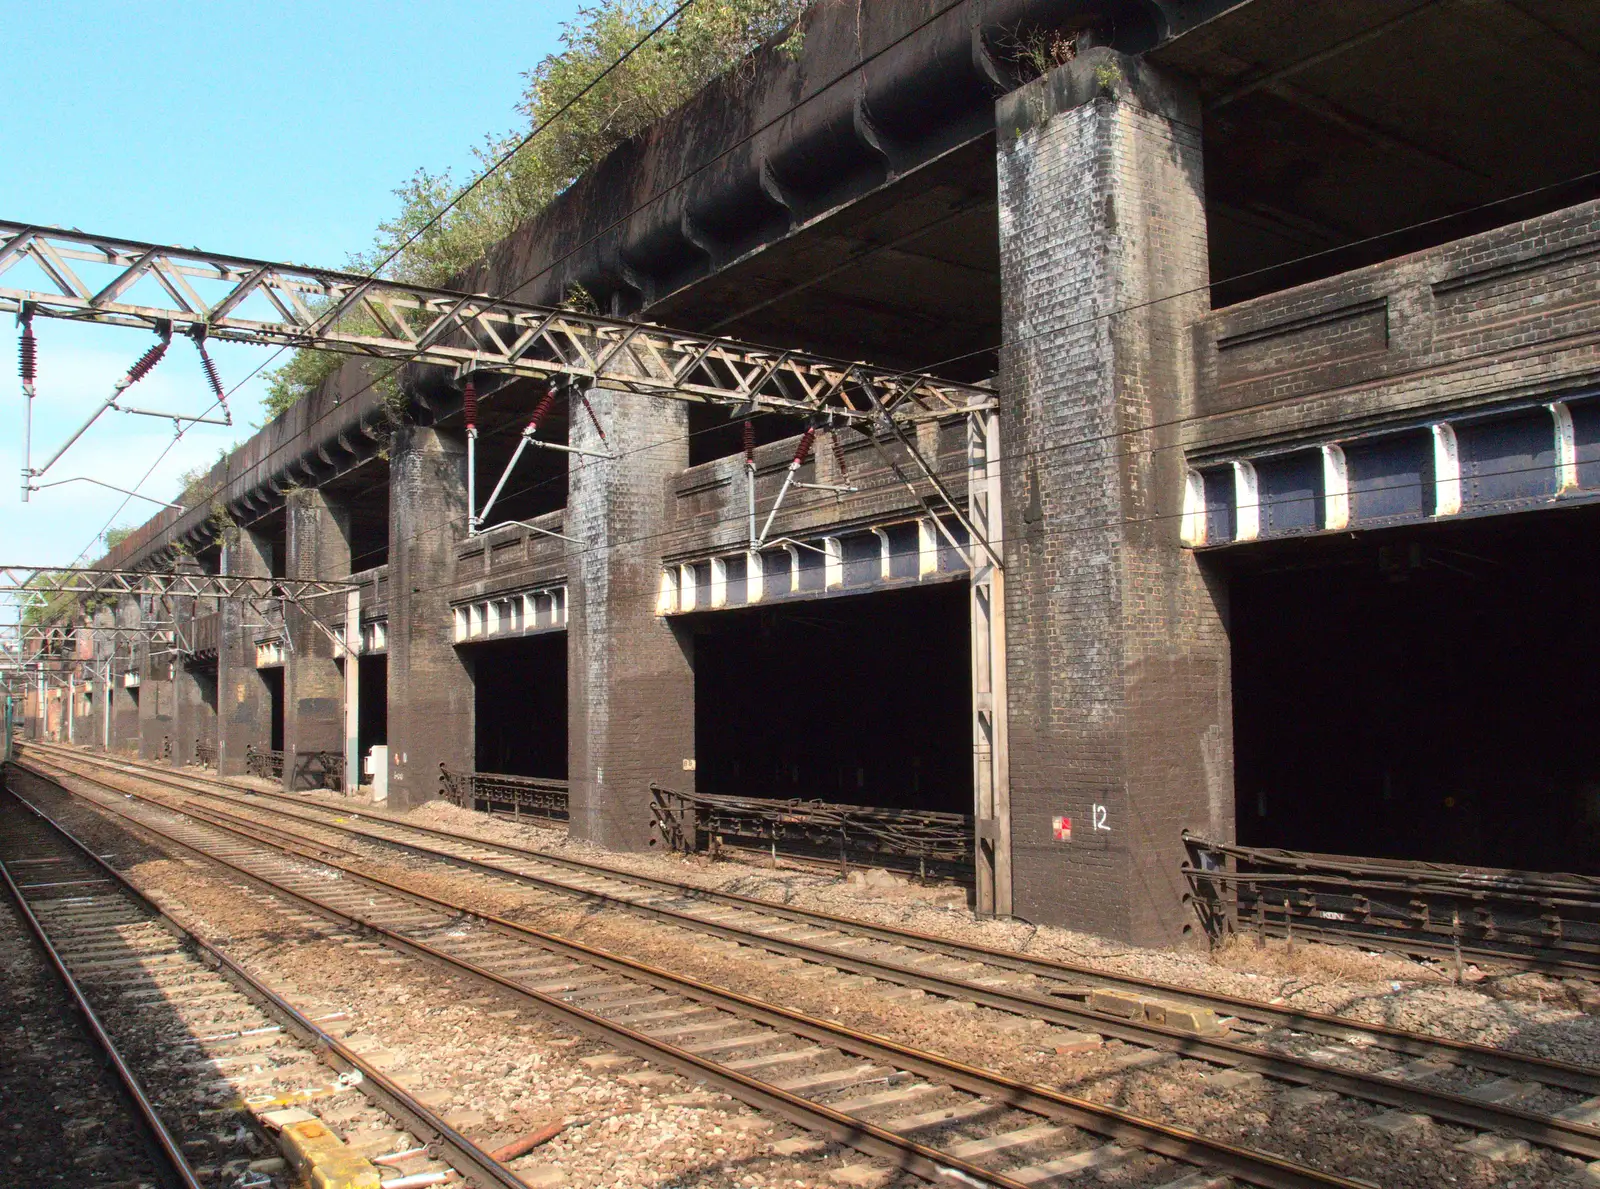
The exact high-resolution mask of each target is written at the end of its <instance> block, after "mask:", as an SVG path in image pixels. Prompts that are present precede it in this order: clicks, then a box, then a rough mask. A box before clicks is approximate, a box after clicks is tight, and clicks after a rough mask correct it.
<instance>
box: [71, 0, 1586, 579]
mask: <svg viewBox="0 0 1600 1189" xmlns="http://www.w3.org/2000/svg"><path fill="white" fill-rule="evenodd" d="M690 2H691V3H692V2H693V0H690ZM964 2H965V0H957V3H955V4H950V5H947V6H946V7H945V8H943V9H941V10H940V11H939V12H938V13H936V14H934V17H930V18H929V20H932V19H936V18H937V17H938V16H941V15H943V14H944V13H945V12H948V11H949V10H950V9H952V8H954V7H957V6H958V4H959V3H964ZM683 7H687V5H684V6H682V7H680V8H679V9H678V10H677V11H679V12H681V11H682V8H683ZM674 15H676V13H675V14H674ZM668 19H669V20H670V19H671V18H670V17H669V18H668ZM926 23H928V22H926V21H925V22H923V24H926ZM659 28H660V26H658V27H657V29H658V30H659ZM918 28H919V29H920V28H921V26H918ZM916 31H917V29H913V30H910V31H908V32H907V33H906V34H904V35H902V37H901V38H899V39H897V41H896V42H891V43H890V44H889V45H888V46H885V47H883V48H882V49H880V50H878V51H875V53H874V54H872V55H869V56H868V57H867V58H864V59H863V60H862V63H864V62H865V61H867V60H870V58H872V57H876V56H877V55H879V54H882V53H884V52H886V51H887V50H888V49H889V48H892V46H893V45H894V44H896V43H897V42H898V41H900V40H904V38H905V37H909V36H911V35H912V34H914V33H915V32H916ZM654 32H655V31H652V34H651V35H653V34H654ZM634 48H637V46H636V47H634ZM630 52H632V51H630ZM619 62H620V59H619ZM862 63H858V64H857V66H856V67H852V68H851V70H849V71H846V72H843V73H842V74H840V75H839V76H836V77H835V78H834V79H832V80H830V81H829V82H828V83H826V84H824V86H823V87H821V88H819V89H818V91H816V92H813V93H812V94H811V95H808V96H805V97H803V98H802V99H800V100H799V101H797V102H796V103H795V104H793V105H791V107H790V108H789V109H787V111H793V110H794V109H796V108H798V107H799V106H801V105H802V104H804V103H806V102H808V101H809V100H810V99H813V98H816V97H817V95H820V94H822V93H823V92H824V91H825V90H827V89H828V87H831V86H833V85H835V84H836V83H837V82H839V81H841V80H842V79H843V78H846V77H848V76H849V75H850V74H851V73H853V72H854V70H855V69H858V68H859V65H861V64H862ZM613 68H614V66H613ZM608 69H609V68H608ZM599 77H603V76H597V79H596V80H595V81H598V79H599ZM591 85H592V84H591ZM563 110H564V109H563ZM787 111H786V113H784V114H787ZM558 114H559V113H558ZM554 118H555V117H552V121H553V120H554ZM776 118H781V116H780V117H776ZM548 123H549V121H547V122H546V124H545V125H541V127H547V126H548ZM766 126H768V125H764V126H763V127H766ZM758 132H759V130H758ZM755 134H756V133H752V134H751V135H752V136H753V135H755ZM745 139H748V137H747V138H745ZM741 143H742V142H741ZM733 147H737V145H735V146H733ZM701 168H704V167H701ZM692 175H693V173H692V172H691V174H690V175H685V177H684V178H681V179H680V180H679V181H678V182H676V183H673V185H672V186H669V187H668V188H666V189H665V190H663V191H660V192H658V194H657V195H655V196H653V197H652V198H651V199H649V200H646V203H645V204H644V205H648V204H649V203H650V202H652V201H655V200H656V199H657V198H659V197H661V196H664V195H665V194H666V193H669V192H671V190H672V189H675V188H676V187H677V186H678V185H681V184H682V183H683V182H684V181H687V180H688V177H690V176H692ZM485 176H487V175H485ZM1595 177H1600V170H1597V171H1589V172H1586V173H1583V174H1578V175H1575V176H1573V177H1570V178H1566V179H1562V180H1560V181H1556V182H1551V183H1548V184H1546V185H1542V186H1537V187H1532V188H1529V189H1527V190H1523V191H1520V192H1518V193H1516V194H1513V195H1508V196H1505V197H1502V198H1498V199H1494V200H1491V201H1487V202H1483V203H1479V204H1476V205H1475V206H1472V207H1469V208H1466V209H1463V210H1460V211H1455V212H1452V213H1450V214H1448V215H1442V216H1437V217H1434V218H1430V219H1424V220H1419V221H1417V222H1415V223H1411V224H1407V225H1405V226H1402V227H1398V228H1392V229H1390V230H1388V231H1385V232H1382V233H1379V234H1376V235H1372V236H1367V237H1363V238H1362V239H1358V240H1354V241H1351V242H1350V243H1346V244H1340V245H1337V246H1335V247H1331V248H1325V249H1320V250H1318V251H1314V252H1308V253H1305V254H1303V255H1301V256H1298V257H1294V258H1291V259H1289V260H1285V261H1280V262H1278V263H1275V264H1271V265H1266V266H1262V267H1260V268H1255V269H1250V270H1246V271H1244V272H1241V273H1237V274H1234V275H1232V276H1229V277H1225V278H1222V279H1220V280H1216V281H1208V282H1207V283H1205V284H1203V285H1197V286H1192V287H1189V288H1187V289H1183V290H1179V291H1176V292H1173V293H1168V294H1163V295H1159V296H1156V297H1152V298H1148V299H1145V300H1143V301H1140V302H1135V303H1130V304H1129V305H1126V306H1121V307H1117V308H1114V309H1111V310H1106V311H1102V312H1099V313H1096V314H1091V315H1088V316H1086V317H1083V318H1080V319H1076V320H1068V321H1066V322H1062V323H1060V324H1058V325H1054V326H1049V327H1043V328H1041V329H1039V330H1037V331H1034V332H1032V333H1030V334H1028V335H1025V336H1021V337H1019V338H1017V339H1013V340H1012V341H1011V342H1009V343H1007V342H1002V343H999V344H996V345H995V346H992V347H985V348H979V349H976V350H973V351H969V352H965V353H963V354H960V355H956V356H951V357H949V358H947V359H943V360H940V361H937V362H935V363H932V364H929V365H927V366H926V367H923V368H919V369H914V370H908V371H905V372H902V373H900V375H901V377H909V376H911V375H914V374H917V373H918V372H923V371H928V370H930V369H932V368H936V367H942V366H945V365H948V364H950V363H953V362H958V361H960V360H964V359H968V358H972V357H975V356H978V355H983V354H987V353H990V352H993V351H996V350H1006V349H1008V348H1011V349H1015V348H1016V347H1017V346H1019V345H1021V344H1022V343H1025V342H1028V341H1031V340H1033V339H1036V338H1039V337H1042V336H1044V335H1049V334H1059V333H1061V332H1063V331H1066V330H1071V329H1074V328H1077V327H1081V326H1084V325H1088V324H1091V323H1093V322H1096V321H1100V320H1103V319H1108V318H1112V317H1116V316H1118V315H1121V314H1126V313H1131V312H1135V311H1137V310H1141V309H1146V308H1150V307H1153V306H1156V305H1159V304H1160V303H1162V302H1165V301H1171V300H1177V299H1180V298H1183V297H1189V296H1194V295H1197V294H1199V293H1202V292H1209V291H1210V290H1211V289H1212V288H1214V287H1217V286H1221V285H1226V284H1231V283H1234V282H1237V281H1240V280H1245V279H1249V278H1251V277H1255V276H1259V275H1262V274H1265V273H1271V272H1275V271H1279V270H1282V269H1285V268H1289V267H1292V266H1294V265H1297V264H1301V263H1304V262H1307V261H1311V260H1316V259H1319V258H1322V257H1325V256H1329V255H1333V254H1336V253H1340V252H1347V251H1349V250H1351V249H1352V248H1357V247H1361V246H1364V245H1366V244H1370V243H1375V242H1379V241H1382V240H1385V239H1391V238H1393V237H1395V236H1399V235H1403V234H1407V233H1409V232H1412V231H1415V230H1418V229H1422V228H1426V227H1428V226H1432V225H1435V224H1438V223H1443V222H1448V221H1451V220H1455V219H1459V218H1461V217H1463V216H1466V215H1470V214H1473V213H1476V212H1478V211H1482V210H1487V209H1491V208H1493V207H1497V206H1503V205H1506V204H1509V203H1513V202H1517V201H1521V200H1523V199H1526V198H1529V197H1532V196H1535V195H1538V194H1541V193H1544V192H1547V191H1550V190H1554V189H1560V188H1562V187H1565V186H1570V185H1574V184H1576V183H1579V182H1583V181H1587V180H1590V179H1593V178H1595ZM481 180H482V179H481V178H480V179H479V181H481ZM465 193H466V191H463V192H462V196H464V194H465ZM458 197H459V196H458ZM643 208H644V207H643V205H642V206H640V207H639V208H636V209H643ZM537 275H539V274H537V273H536V274H534V276H537ZM531 279H533V278H532V277H530V278H526V279H524V280H523V281H522V282H519V283H518V285H517V286H516V287H514V288H513V289H512V290H510V293H515V292H517V291H518V290H520V289H521V288H522V287H524V286H525V285H526V284H527V283H528V281H529V280H531ZM280 350H281V348H280ZM268 362H270V360H269V361H268ZM404 366H406V364H405V363H401V364H399V365H397V366H396V367H395V368H394V369H392V370H391V371H389V372H387V373H385V375H383V376H380V377H377V378H375V379H373V380H371V381H369V382H368V383H367V384H365V385H363V386H362V387H361V388H359V389H357V390H356V391H355V392H354V393H352V394H351V398H354V397H355V396H359V395H361V394H362V393H363V392H365V391H367V390H368V389H370V388H371V387H373V386H374V385H375V384H376V383H378V382H379V381H381V380H383V379H387V378H388V377H389V376H392V375H394V374H396V373H398V372H399V371H400V370H401V369H402V368H403V367H404ZM257 370H259V369H257ZM253 374H254V373H252V375H253ZM247 379H248V377H247ZM241 383H243V381H241ZM230 391H231V390H230ZM1280 399H1281V398H1280ZM1273 403H1277V400H1269V401H1264V402H1260V404H1259V405H1245V406H1240V407H1239V408H1238V409H1235V410H1230V412H1229V415H1234V414H1241V413H1245V412H1248V411H1249V410H1251V409H1252V408H1257V407H1261V406H1262V405H1268V404H1273ZM331 412H332V409H330V410H328V411H327V412H325V413H323V414H322V415H321V416H319V418H318V419H317V420H318V422H320V421H321V420H322V419H323V418H325V417H326V416H328V415H329V413H331ZM1206 416H1208V415H1207V414H1194V415H1190V416H1185V417H1177V418H1172V419H1169V420H1166V421H1158V422H1150V423H1147V424H1145V425H1139V426H1130V427H1127V428H1124V429H1121V430H1117V431H1114V432H1112V433H1108V434H1101V435H1095V436H1091V437H1087V438H1080V439H1076V440H1072V441H1067V442H1060V443H1051V444H1048V445H1044V446H1040V447H1037V448H1034V449H1031V450H1026V451H1020V452H1013V453H1009V454H1007V453H1002V454H1001V455H1000V456H999V459H1000V460H1001V461H1018V460H1021V459H1025V458H1028V457H1032V456H1036V455H1040V454H1044V453H1048V452H1051V451H1057V450H1066V449H1072V448H1075V447H1081V446H1088V445H1092V444H1095V443H1097V442H1101V441H1105V440H1109V439H1112V438H1116V437H1125V436H1129V435H1132V434H1137V433H1149V432H1152V431H1154V430H1157V429H1161V428H1166V427H1171V426H1177V425H1182V424H1184V423H1186V422H1188V421H1192V420H1199V419H1202V418H1204V417H1206ZM316 423H317V422H313V423H312V424H313V426H314V425H315V424H316ZM308 428H310V427H308ZM721 428H722V427H721V426H711V427H707V428H705V429H702V430H697V431H693V432H691V433H689V434H686V435H681V436H677V437H672V438H665V439H662V440H660V441H659V442H656V443H652V444H648V445H645V446H640V447H635V448H633V449H632V450H629V451H624V452H623V453H622V454H619V455H617V456H615V459H614V460H620V459H621V458H625V457H628V456H629V455H631V454H635V453H641V452H644V451H647V450H650V449H655V448H660V447H664V446H667V445H672V444H676V443H678V442H681V441H684V440H688V439H690V438H693V437H694V436H696V434H700V433H708V432H715V431H717V430H719V429H721ZM507 432H509V430H508V431H507ZM290 444H291V443H288V442H286V443H282V444H280V445H279V446H278V447H275V448H274V450H273V451H272V452H271V453H269V455H268V456H267V457H268V458H269V459H270V458H271V457H272V456H273V455H274V454H276V453H278V452H279V451H280V450H283V449H286V448H287V447H288V446H289V445H290ZM168 448H169V449H170V445H169V447H168ZM1174 448H1181V447H1179V446H1177V445H1176V444H1172V445H1168V446H1154V447H1150V448H1148V452H1150V453H1152V454H1153V453H1154V452H1155V451H1156V450H1160V449H1174ZM1140 452H1141V453H1142V452H1145V451H1140ZM599 461H611V460H587V459H586V460H583V461H582V462H578V463H575V464H574V465H573V467H572V468H571V469H573V470H576V469H582V468H586V467H589V466H593V465H596V464H597V462H599ZM965 469H966V468H965V467H962V468H961V470H960V471H957V472H936V473H938V474H939V475H940V476H941V477H953V476H954V475H955V474H958V473H961V472H964V471H965ZM568 473H569V474H570V471H569V472H568ZM566 477H567V476H566V475H561V476H552V477H548V478H545V479H542V480H538V481H536V482H534V483H532V484H528V485H524V486H522V487H519V488H515V489H512V490H511V491H509V492H507V493H503V495H502V498H506V497H507V496H515V495H522V494H530V493H532V492H534V491H536V490H538V489H540V488H542V487H545V486H547V485H549V484H551V483H554V482H556V481H558V480H561V479H565V478H566ZM882 486H883V487H896V486H903V484H901V483H900V482H899V481H898V480H893V481H891V482H887V483H885V484H883V485H882ZM878 489H879V488H874V489H873V490H878ZM220 490H221V486H219V487H217V488H214V489H213V490H212V491H211V492H210V493H208V495H207V499H209V498H210V497H212V496H215V495H216V494H217V492H218V491H220ZM202 502H203V501H202ZM124 504H126V500H125V501H124ZM119 511H120V509H119ZM742 518H743V514H741V516H739V517H732V518H730V519H731V520H737V519H742ZM112 519H113V520H114V519H115V515H113V518H112ZM464 520H465V518H450V519H447V520H445V521H444V522H442V523H440V524H439V525H437V526H429V527H426V528H421V529H419V530H417V531H416V532H415V533H413V534H411V535H410V536H409V537H406V538H402V540H401V541H399V542H391V545H390V547H391V548H393V547H394V546H395V545H397V544H399V545H403V544H406V543H409V542H411V541H414V540H417V539H420V538H422V537H423V536H425V535H426V534H428V533H431V532H435V531H446V530H449V529H452V528H454V527H455V526H456V525H458V524H461V523H464ZM697 527H703V526H697ZM102 531H103V530H102ZM669 531H670V532H682V531H685V530H682V529H674V530H669ZM652 535H656V536H659V535H665V534H652ZM624 543H635V542H617V543H615V544H617V545H620V544H624Z"/></svg>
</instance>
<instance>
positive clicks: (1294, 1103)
mask: <svg viewBox="0 0 1600 1189" xmlns="http://www.w3.org/2000/svg"><path fill="white" fill-rule="evenodd" d="M1337 1097H1338V1095H1337V1094H1335V1093H1334V1092H1333V1091H1332V1090H1313V1089H1312V1088H1311V1087H1310V1086H1296V1087H1295V1088H1294V1089H1293V1090H1290V1091H1288V1092H1286V1093H1285V1094H1284V1096H1283V1097H1282V1098H1281V1099H1279V1101H1280V1102H1282V1103H1283V1105H1284V1106H1286V1107H1288V1108H1290V1109H1291V1110H1303V1109H1304V1108H1306V1107H1308V1106H1322V1105H1323V1104H1324V1103H1328V1102H1332V1101H1333V1100H1334V1099H1335V1098H1337Z"/></svg>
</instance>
